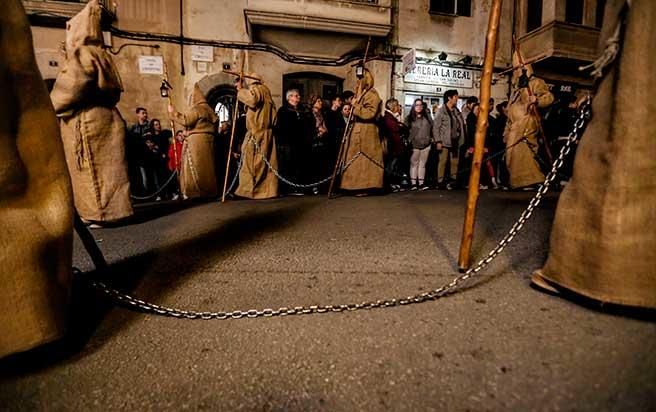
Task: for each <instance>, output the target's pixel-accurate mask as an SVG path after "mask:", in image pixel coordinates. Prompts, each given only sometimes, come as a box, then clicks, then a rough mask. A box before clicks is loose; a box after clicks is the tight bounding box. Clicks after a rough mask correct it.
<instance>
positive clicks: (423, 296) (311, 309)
mask: <svg viewBox="0 0 656 412" xmlns="http://www.w3.org/2000/svg"><path fill="white" fill-rule="evenodd" d="M590 117H591V98H590V97H588V98H587V100H586V101H585V102H584V103H583V106H582V109H581V111H580V114H579V117H578V119H577V120H576V122H575V124H574V128H573V130H572V131H571V132H570V134H569V137H568V139H567V141H566V143H565V145H564V146H563V147H562V149H561V150H560V154H559V156H558V158H557V159H556V161H554V163H553V165H552V168H551V171H550V172H549V174H548V175H547V176H546V178H545V180H544V183H542V185H541V186H540V188H539V189H538V191H537V193H536V194H535V196H534V197H533V199H531V201H530V203H529V205H528V207H527V208H526V209H525V210H524V212H522V214H521V215H520V217H519V219H518V220H517V221H516V222H515V224H513V226H512V227H511V228H510V230H509V231H508V233H507V234H506V235H505V236H504V237H503V238H502V239H501V241H500V242H499V243H498V244H497V246H496V247H495V248H494V249H492V250H491V251H490V252H489V253H488V254H487V256H486V257H485V258H483V259H481V260H480V261H479V262H478V263H477V264H476V266H475V267H473V268H471V269H469V270H467V272H465V273H464V274H463V275H460V276H458V277H456V278H454V279H453V280H452V281H451V282H449V283H447V284H445V285H442V286H440V287H438V288H436V289H433V290H430V291H428V292H424V293H420V294H417V295H413V296H408V297H405V298H397V299H381V300H375V301H373V300H372V301H364V302H361V303H350V304H346V305H312V306H295V307H282V308H279V309H275V310H274V309H261V310H258V309H250V310H235V311H231V312H200V311H194V310H181V309H176V308H171V307H166V306H161V305H156V304H153V303H149V302H146V301H143V300H141V299H137V298H135V297H132V296H130V295H127V294H125V293H123V292H120V291H118V290H116V289H114V288H111V287H109V286H107V285H106V284H105V283H103V282H100V281H96V280H90V283H91V285H92V286H93V287H95V288H96V289H98V290H100V291H102V292H103V293H105V294H107V295H108V296H110V297H112V298H114V299H115V300H117V301H119V302H121V303H123V304H125V305H127V306H129V307H131V308H134V309H137V310H141V311H144V312H147V313H153V314H157V315H163V316H170V317H174V318H184V319H205V320H210V319H219V320H225V319H241V318H259V317H272V316H289V315H309V314H317V313H329V312H330V313H333V312H346V311H349V312H350V311H357V310H361V309H377V308H389V307H395V306H400V305H410V304H415V303H421V302H426V301H429V300H435V299H438V298H440V297H443V296H444V295H445V294H446V293H448V292H451V291H453V290H454V289H455V288H456V287H458V286H459V285H461V284H462V283H463V282H465V281H467V280H469V279H471V278H473V277H475V276H477V275H478V274H479V273H480V272H481V270H483V269H484V268H485V267H486V266H488V265H489V264H490V263H491V262H492V261H493V260H494V259H495V258H496V257H497V256H499V254H500V253H501V252H502V251H503V250H504V249H505V248H506V247H507V246H508V244H509V243H510V242H512V240H513V239H514V238H515V236H517V234H518V233H519V232H520V231H521V230H522V228H523V227H524V224H525V223H526V222H527V221H528V220H529V219H530V217H531V215H532V214H533V211H534V210H535V208H536V207H537V206H538V205H539V204H540V201H541V200H542V197H543V196H544V195H545V193H547V191H548V190H549V185H550V184H551V183H552V182H553V180H554V179H555V178H556V175H557V173H558V169H559V168H560V167H562V165H563V163H564V159H565V157H566V156H567V155H568V154H569V153H570V151H571V146H572V144H573V143H574V142H576V141H577V140H578V139H579V136H580V134H581V132H582V130H583V129H584V128H585V126H586V125H587V123H588V121H589V119H590Z"/></svg>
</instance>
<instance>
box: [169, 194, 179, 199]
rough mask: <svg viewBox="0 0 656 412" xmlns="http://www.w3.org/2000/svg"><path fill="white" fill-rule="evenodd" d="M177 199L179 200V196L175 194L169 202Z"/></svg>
mask: <svg viewBox="0 0 656 412" xmlns="http://www.w3.org/2000/svg"><path fill="white" fill-rule="evenodd" d="M178 199H180V195H179V194H177V193H176V194H174V195H173V197H172V198H171V200H178Z"/></svg>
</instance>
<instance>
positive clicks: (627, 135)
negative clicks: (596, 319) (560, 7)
mask: <svg viewBox="0 0 656 412" xmlns="http://www.w3.org/2000/svg"><path fill="white" fill-rule="evenodd" d="M623 3H624V1H619V0H612V1H609V4H608V5H607V9H606V20H605V22H604V29H603V31H602V37H601V40H602V41H601V43H600V44H601V45H602V46H603V45H604V43H605V39H607V38H608V37H609V36H610V35H611V34H612V32H613V30H614V28H615V26H616V22H617V20H618V15H619V10H620V8H621V6H622V4H623ZM655 26H656V2H654V1H646V0H643V1H633V2H632V6H631V9H630V11H629V14H628V19H627V23H626V32H625V36H624V41H623V42H622V43H620V44H621V51H620V56H619V57H618V60H617V61H616V62H615V64H614V66H613V67H612V69H610V70H609V71H608V73H607V74H606V76H605V78H604V79H603V81H602V82H601V85H600V88H599V90H598V94H597V96H596V97H595V98H594V102H593V119H592V121H591V122H590V124H589V126H588V128H587V130H586V132H585V134H584V135H583V138H582V141H581V144H580V146H579V149H578V151H577V154H576V161H575V164H574V176H573V178H572V180H571V181H570V183H569V184H568V185H567V187H566V188H565V190H564V191H563V193H562V194H561V196H560V201H559V203H558V209H557V211H556V219H555V222H554V227H553V231H552V233H551V244H550V252H549V258H548V260H547V263H546V265H545V267H544V268H543V270H542V274H543V276H544V277H546V278H547V279H548V280H550V281H552V282H554V283H556V284H558V285H560V286H563V287H565V288H567V289H570V290H572V291H574V292H577V293H579V294H581V295H585V296H588V297H591V298H594V299H597V300H600V301H603V302H614V303H619V304H625V305H634V306H644V307H651V308H656V145H655V144H654V143H655V141H654V137H655V136H656V122H654V121H653V118H652V117H653V115H654V113H656V100H655V99H654V97H653V93H654V90H656V76H653V75H652V74H651V71H652V70H653V68H654V67H655V66H656V49H654V47H652V45H654V44H656V31H654V30H651V29H650V28H653V27H655Z"/></svg>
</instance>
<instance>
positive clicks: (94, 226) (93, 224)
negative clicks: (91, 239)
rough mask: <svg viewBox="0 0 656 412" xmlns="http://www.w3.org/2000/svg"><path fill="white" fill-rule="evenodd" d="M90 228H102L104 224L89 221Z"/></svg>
mask: <svg viewBox="0 0 656 412" xmlns="http://www.w3.org/2000/svg"><path fill="white" fill-rule="evenodd" d="M87 227H88V228H89V229H102V228H103V227H102V225H99V224H98V223H89V224H88V225H87Z"/></svg>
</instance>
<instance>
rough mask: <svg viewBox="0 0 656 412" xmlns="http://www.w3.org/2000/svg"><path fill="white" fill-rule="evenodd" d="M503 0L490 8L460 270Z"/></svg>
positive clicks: (465, 260) (465, 263)
mask: <svg viewBox="0 0 656 412" xmlns="http://www.w3.org/2000/svg"><path fill="white" fill-rule="evenodd" d="M501 3H502V0H492V6H491V8H490V19H489V21H488V26H487V37H486V40H485V62H484V63H483V77H482V78H481V96H480V103H481V104H480V112H479V114H478V121H477V122H476V136H475V146H474V158H473V161H472V168H471V174H470V175H469V192H468V193H467V211H466V213H465V222H464V225H463V229H462V242H461V243H460V255H459V257H458V267H459V269H460V270H461V271H464V270H467V269H469V266H470V262H469V260H470V254H471V245H472V240H473V238H474V223H475V221H476V206H477V205H478V195H479V193H478V184H479V182H480V178H481V162H482V160H483V151H484V149H485V136H486V134H487V127H488V114H489V113H490V95H491V90H492V71H493V70H494V58H495V54H496V47H497V36H498V34H499V20H500V18H501Z"/></svg>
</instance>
